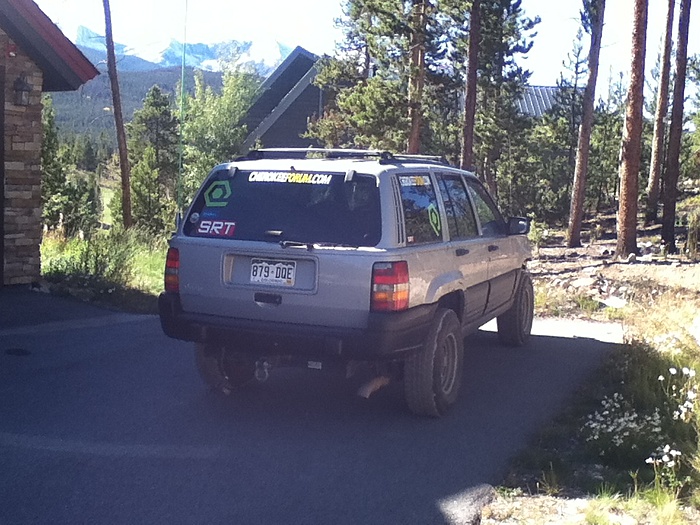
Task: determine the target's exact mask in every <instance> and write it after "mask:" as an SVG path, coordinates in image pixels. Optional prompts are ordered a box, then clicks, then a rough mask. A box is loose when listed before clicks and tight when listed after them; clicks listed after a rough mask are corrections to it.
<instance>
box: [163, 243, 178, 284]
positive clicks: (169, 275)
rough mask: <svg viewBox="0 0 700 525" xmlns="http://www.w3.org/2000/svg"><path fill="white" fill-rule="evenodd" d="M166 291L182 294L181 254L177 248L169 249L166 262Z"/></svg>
mask: <svg viewBox="0 0 700 525" xmlns="http://www.w3.org/2000/svg"><path fill="white" fill-rule="evenodd" d="M165 291H166V292H172V293H180V252H179V251H178V249H177V248H169V249H168V257H167V258H166V260H165Z"/></svg>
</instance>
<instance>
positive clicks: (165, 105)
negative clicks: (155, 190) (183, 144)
mask: <svg viewBox="0 0 700 525" xmlns="http://www.w3.org/2000/svg"><path fill="white" fill-rule="evenodd" d="M127 134H128V139H129V141H128V143H129V155H130V159H129V160H130V162H131V163H132V164H133V165H136V163H138V162H140V161H141V160H142V159H143V157H144V153H145V151H146V150H147V149H148V148H152V149H153V152H154V154H155V166H156V168H157V169H158V173H159V179H158V182H159V183H160V186H161V187H162V188H163V190H164V191H163V194H162V195H161V196H162V198H164V199H169V200H170V199H174V198H175V188H176V183H177V176H178V171H179V142H180V136H179V122H178V119H177V117H176V116H175V114H174V111H173V106H172V103H171V101H170V97H169V96H168V95H167V94H166V93H164V92H163V91H162V90H161V89H160V87H159V86H157V85H155V86H153V87H152V88H151V89H150V90H149V91H148V93H147V94H146V98H145V99H144V102H143V107H142V108H141V109H139V110H137V111H135V112H134V117H133V119H132V120H131V122H130V123H129V124H128V125H127ZM134 213H135V212H134Z"/></svg>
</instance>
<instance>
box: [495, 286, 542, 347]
mask: <svg viewBox="0 0 700 525" xmlns="http://www.w3.org/2000/svg"><path fill="white" fill-rule="evenodd" d="M534 311H535V292H534V289H533V287H532V278H531V277H530V274H529V273H527V272H522V274H521V276H520V283H518V289H517V290H516V292H515V300H514V301H513V306H511V307H510V310H508V311H507V312H505V313H504V314H501V315H499V316H498V319H497V323H498V339H499V340H500V341H501V343H503V344H506V345H509V346H523V345H524V344H525V343H527V341H528V339H529V338H530V332H531V331H532V319H533V317H534V315H535V314H534Z"/></svg>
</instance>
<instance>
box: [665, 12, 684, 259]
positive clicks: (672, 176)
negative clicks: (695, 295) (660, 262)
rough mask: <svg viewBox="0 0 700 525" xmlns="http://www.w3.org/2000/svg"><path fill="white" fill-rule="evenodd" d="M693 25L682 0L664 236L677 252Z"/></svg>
mask: <svg viewBox="0 0 700 525" xmlns="http://www.w3.org/2000/svg"><path fill="white" fill-rule="evenodd" d="M689 26H690V0H681V7H680V18H679V20H678V49H677V50H676V80H675V84H674V86H673V107H672V108H671V129H670V131H669V135H668V155H667V157H666V177H665V179H664V195H663V203H664V214H663V221H662V224H663V225H662V227H661V239H662V241H663V242H664V244H665V245H666V250H667V251H668V253H676V251H677V249H676V235H675V225H676V199H677V198H678V172H679V171H680V151H681V136H682V134H683V102H684V99H685V74H686V66H687V65H688V27H689Z"/></svg>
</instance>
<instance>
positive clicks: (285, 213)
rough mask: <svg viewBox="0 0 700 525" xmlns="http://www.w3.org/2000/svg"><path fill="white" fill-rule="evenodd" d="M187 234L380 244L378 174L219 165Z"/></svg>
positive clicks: (198, 199) (199, 200)
mask: <svg viewBox="0 0 700 525" xmlns="http://www.w3.org/2000/svg"><path fill="white" fill-rule="evenodd" d="M184 233H185V235H188V236H191V237H216V238H227V239H239V240H247V241H270V242H275V241H290V242H300V243H320V244H324V243H325V244H333V245H347V246H366V247H371V246H376V245H377V244H378V243H379V240H380V238H381V215H380V206H379V188H378V187H377V180H376V178H375V177H372V176H368V175H361V174H354V176H353V177H351V179H350V180H346V175H345V174H344V173H317V172H296V171H246V170H231V171H229V170H219V171H217V172H216V173H214V174H213V175H212V176H211V177H210V178H209V179H208V181H207V182H206V183H205V185H204V186H203V187H202V189H201V190H200V192H199V194H198V195H197V197H196V199H195V202H194V204H193V205H192V208H191V210H190V214H189V216H188V217H187V219H186V222H185V225H184Z"/></svg>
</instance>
